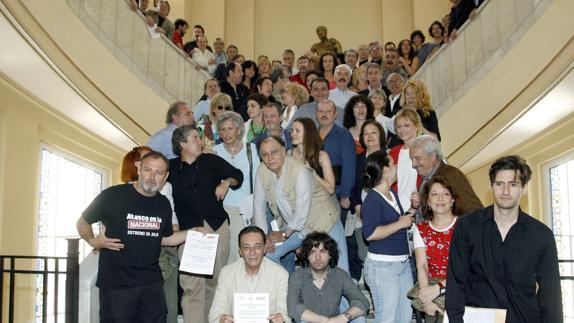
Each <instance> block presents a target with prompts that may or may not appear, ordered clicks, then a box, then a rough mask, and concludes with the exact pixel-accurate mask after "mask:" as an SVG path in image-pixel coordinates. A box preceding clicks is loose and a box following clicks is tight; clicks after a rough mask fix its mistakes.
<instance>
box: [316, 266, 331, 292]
mask: <svg viewBox="0 0 574 323" xmlns="http://www.w3.org/2000/svg"><path fill="white" fill-rule="evenodd" d="M328 276H329V270H327V271H326V272H325V274H324V276H323V278H314V277H313V284H314V285H315V286H316V287H317V288H319V289H321V287H323V284H324V283H325V281H326V280H327V277H328Z"/></svg>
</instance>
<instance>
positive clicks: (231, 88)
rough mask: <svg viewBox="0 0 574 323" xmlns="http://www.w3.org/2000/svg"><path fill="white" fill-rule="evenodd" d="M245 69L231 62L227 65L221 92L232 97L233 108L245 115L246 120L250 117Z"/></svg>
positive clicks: (242, 115)
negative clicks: (244, 79) (244, 77)
mask: <svg viewBox="0 0 574 323" xmlns="http://www.w3.org/2000/svg"><path fill="white" fill-rule="evenodd" d="M229 58H231V56H230V57H229ZM242 81H243V69H242V68H241V65H240V64H238V63H234V62H229V63H227V65H225V80H224V81H223V82H221V84H220V86H221V93H225V94H227V95H229V96H230V97H231V100H232V102H233V110H234V111H235V112H237V113H239V114H240V115H241V117H243V120H244V121H247V120H248V119H249V115H248V114H247V97H248V96H249V89H248V88H247V86H245V85H244V84H243V83H241V82H242Z"/></svg>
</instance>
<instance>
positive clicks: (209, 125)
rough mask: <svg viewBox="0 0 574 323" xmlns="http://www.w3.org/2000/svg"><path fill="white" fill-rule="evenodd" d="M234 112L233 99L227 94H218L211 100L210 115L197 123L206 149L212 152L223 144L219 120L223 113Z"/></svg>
mask: <svg viewBox="0 0 574 323" xmlns="http://www.w3.org/2000/svg"><path fill="white" fill-rule="evenodd" d="M227 111H233V103H232V101H231V97H230V96H229V95H227V94H225V93H218V94H216V95H214V96H213V97H212V98H211V103H210V104H209V114H208V115H204V116H203V117H201V119H199V121H198V122H197V127H198V128H199V130H200V131H201V132H202V139H203V144H204V149H205V150H206V151H211V147H213V145H215V144H218V143H220V142H221V139H220V138H219V133H218V131H217V126H216V125H217V119H218V118H219V116H221V115H222V114H223V113H225V112H227Z"/></svg>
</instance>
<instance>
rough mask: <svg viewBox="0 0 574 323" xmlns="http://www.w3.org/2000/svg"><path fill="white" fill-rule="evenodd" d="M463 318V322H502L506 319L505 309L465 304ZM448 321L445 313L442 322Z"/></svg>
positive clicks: (446, 322)
mask: <svg viewBox="0 0 574 323" xmlns="http://www.w3.org/2000/svg"><path fill="white" fill-rule="evenodd" d="M463 319H464V322H465V323H504V322H505V321H506V310H503V309H498V308H483V307H471V306H466V307H465V308H464V317H463ZM448 322H449V320H448V315H445V316H444V319H443V323H448Z"/></svg>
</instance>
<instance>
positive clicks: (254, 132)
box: [249, 120, 265, 137]
mask: <svg viewBox="0 0 574 323" xmlns="http://www.w3.org/2000/svg"><path fill="white" fill-rule="evenodd" d="M249 130H251V133H253V137H257V136H259V135H260V134H261V133H263V131H265V126H262V127H261V130H259V132H256V131H255V128H253V120H251V123H250V124H249Z"/></svg>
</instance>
